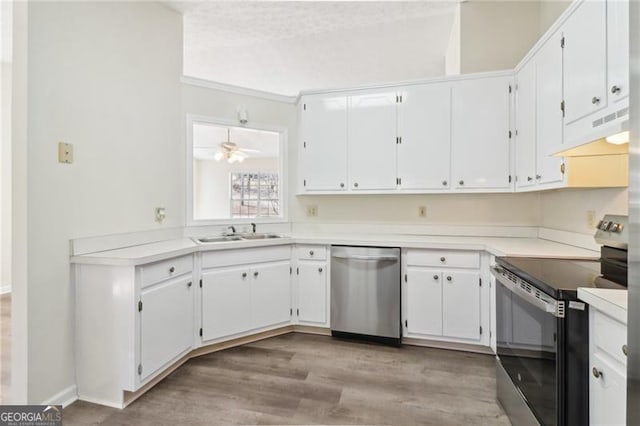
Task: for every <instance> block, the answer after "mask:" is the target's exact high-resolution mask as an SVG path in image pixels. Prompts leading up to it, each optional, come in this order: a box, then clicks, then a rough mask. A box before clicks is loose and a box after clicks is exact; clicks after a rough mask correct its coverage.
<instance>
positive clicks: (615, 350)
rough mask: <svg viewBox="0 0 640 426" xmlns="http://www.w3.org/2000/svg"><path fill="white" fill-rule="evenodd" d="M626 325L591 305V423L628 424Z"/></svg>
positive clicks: (586, 372) (589, 372)
mask: <svg viewBox="0 0 640 426" xmlns="http://www.w3.org/2000/svg"><path fill="white" fill-rule="evenodd" d="M626 342H627V326H626V325H625V324H623V323H621V322H619V321H617V320H615V319H614V318H612V317H610V316H608V315H607V314H605V313H603V312H601V311H599V310H597V309H595V308H593V306H590V307H589V371H585V374H589V375H590V378H591V380H590V383H589V424H591V425H594V426H595V425H598V426H600V425H610V426H613V425H625V424H626V412H627V409H626V408H627V355H626Z"/></svg>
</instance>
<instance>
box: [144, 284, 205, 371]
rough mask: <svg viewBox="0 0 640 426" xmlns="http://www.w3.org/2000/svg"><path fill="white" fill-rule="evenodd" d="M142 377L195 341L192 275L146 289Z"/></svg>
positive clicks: (188, 347) (163, 364)
mask: <svg viewBox="0 0 640 426" xmlns="http://www.w3.org/2000/svg"><path fill="white" fill-rule="evenodd" d="M139 307H140V308H141V309H140V311H139V312H140V342H141V345H140V370H139V374H140V380H141V381H145V380H146V379H147V378H148V377H149V376H151V375H153V374H154V373H156V372H158V370H160V369H162V367H164V366H165V365H167V364H168V363H169V362H170V361H172V360H174V359H175V358H176V357H177V356H179V355H181V354H183V353H185V352H186V351H188V350H189V349H191V347H192V344H193V280H192V279H191V276H190V275H189V276H187V277H184V278H177V279H175V280H172V281H166V282H163V283H160V284H157V285H154V286H151V287H149V288H145V289H143V290H142V294H141V297H140V305H139Z"/></svg>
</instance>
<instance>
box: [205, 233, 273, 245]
mask: <svg viewBox="0 0 640 426" xmlns="http://www.w3.org/2000/svg"><path fill="white" fill-rule="evenodd" d="M270 238H282V236H281V235H278V234H262V233H255V232H247V233H246V234H237V235H221V236H215V237H202V238H198V239H196V241H197V242H199V243H201V244H213V243H227V242H230V241H242V240H264V239H270Z"/></svg>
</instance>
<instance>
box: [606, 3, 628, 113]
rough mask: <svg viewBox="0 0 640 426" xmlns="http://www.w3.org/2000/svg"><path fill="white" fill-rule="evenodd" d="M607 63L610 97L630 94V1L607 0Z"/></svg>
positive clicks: (618, 98)
mask: <svg viewBox="0 0 640 426" xmlns="http://www.w3.org/2000/svg"><path fill="white" fill-rule="evenodd" d="M606 3H607V55H608V58H607V65H608V71H609V72H608V77H609V85H608V94H609V99H610V100H611V101H612V102H613V103H616V102H618V101H620V100H622V99H624V98H626V97H627V96H629V2H628V1H627V0H610V1H607V2H606Z"/></svg>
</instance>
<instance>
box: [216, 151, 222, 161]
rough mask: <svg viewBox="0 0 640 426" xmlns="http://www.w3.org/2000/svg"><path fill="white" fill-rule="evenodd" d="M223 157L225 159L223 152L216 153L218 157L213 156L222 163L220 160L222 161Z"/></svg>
mask: <svg viewBox="0 0 640 426" xmlns="http://www.w3.org/2000/svg"><path fill="white" fill-rule="evenodd" d="M223 157H224V154H223V153H222V152H220V151H218V152H216V155H214V156H213V158H214V159H215V160H216V161H220V160H222V158H223Z"/></svg>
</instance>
